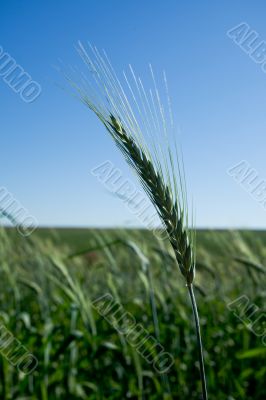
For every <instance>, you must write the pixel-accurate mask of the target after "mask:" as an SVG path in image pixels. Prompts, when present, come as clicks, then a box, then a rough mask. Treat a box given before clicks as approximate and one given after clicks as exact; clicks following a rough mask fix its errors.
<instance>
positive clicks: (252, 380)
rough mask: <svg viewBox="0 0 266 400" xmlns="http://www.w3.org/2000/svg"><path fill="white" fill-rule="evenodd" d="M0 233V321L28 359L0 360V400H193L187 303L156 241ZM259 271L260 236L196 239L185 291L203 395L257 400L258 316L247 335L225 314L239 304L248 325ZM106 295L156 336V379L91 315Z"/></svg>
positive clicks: (99, 234) (265, 239) (263, 259)
mask: <svg viewBox="0 0 266 400" xmlns="http://www.w3.org/2000/svg"><path fill="white" fill-rule="evenodd" d="M0 237H1V240H0V257H1V263H0V268H1V269H0V273H1V279H0V285H1V291H0V296H1V309H0V316H1V325H4V326H5V327H6V328H7V329H8V330H9V331H10V332H12V334H13V335H14V336H15V337H16V338H17V339H18V340H19V341H20V342H21V343H22V344H23V345H24V346H25V347H26V348H27V349H29V350H30V351H31V352H32V354H34V356H35V357H36V358H37V359H38V367H37V369H36V370H35V371H34V372H33V373H32V374H30V375H24V374H22V373H20V372H18V370H17V369H16V368H14V366H12V365H11V364H10V363H9V361H8V360H7V359H6V358H5V357H3V356H1V358H0V375H1V379H0V398H1V399H3V400H6V399H20V400H22V399H24V400H26V399H38V400H46V399H67V400H71V399H91V400H102V399H139V400H140V399H182V400H189V399H195V400H196V399H199V393H200V381H199V376H198V365H197V362H195V360H197V355H196V352H197V348H196V337H195V333H194V329H193V323H192V316H191V309H190V304H189V299H188V298H187V294H186V288H185V286H184V282H183V280H182V278H181V275H180V272H179V270H178V268H177V265H176V263H175V262H174V260H173V254H172V252H171V249H170V245H168V242H167V241H165V242H164V241H161V240H158V239H156V237H155V236H154V235H152V233H150V232H148V231H145V230H126V229H124V230H119V229H117V230H115V229H112V230H97V229H90V230H87V229H54V230H52V229H39V230H38V231H36V232H35V233H34V234H33V235H31V236H30V237H29V238H22V237H20V236H19V235H18V234H17V232H16V230H15V229H7V228H1V230H0ZM140 254H143V255H144V256H145V257H146V258H147V260H148V261H149V264H148V265H149V266H148V269H149V271H148V272H149V273H147V271H146V270H145V268H143V263H142V259H141V257H140ZM265 265H266V232H263V231H208V230H200V231H198V232H197V275H196V282H195V283H196V285H195V290H196V296H197V299H198V303H199V309H200V314H201V325H202V335H203V341H204V348H205V359H206V373H207V380H208V388H209V395H210V399H218V400H238V399H243V400H244V399H245V400H251V399H252V400H265V385H264V383H265V376H266V366H265V354H266V346H265V344H266V339H264V342H263V336H264V334H263V329H264V331H265V334H266V324H265V318H261V319H260V324H261V326H260V329H259V330H258V329H257V332H258V331H259V332H260V333H261V334H260V335H258V334H256V333H254V332H252V331H251V330H250V329H248V326H247V323H245V322H242V321H241V320H240V319H239V318H238V317H237V316H236V315H235V313H234V312H233V311H232V310H230V309H229V307H228V304H230V303H232V302H234V301H235V300H236V299H238V298H240V297H241V296H246V298H248V299H250V303H251V304H253V305H256V306H257V314H256V315H257V317H259V316H263V315H265V314H264V313H265V306H264V305H263V304H265V296H266V290H265V277H266V275H265V267H264V266H265ZM151 284H152V286H151ZM151 288H152V291H153V294H154V302H155V306H156V315H157V318H158V328H159V332H155V330H156V326H155V324H154V309H153V308H152V307H151V301H150V300H151V296H150V294H151ZM106 293H109V294H111V295H112V296H113V297H114V298H115V299H116V300H117V301H118V302H119V303H120V304H122V305H123V307H124V309H125V310H126V311H128V312H130V313H131V314H132V315H133V316H134V318H135V319H136V321H137V322H138V323H140V324H142V325H143V326H144V327H145V329H146V330H147V331H148V332H149V333H150V334H151V335H155V334H159V337H160V344H161V345H162V346H163V347H164V349H165V351H167V352H169V353H170V354H171V355H172V356H173V357H174V365H173V366H172V367H171V368H170V370H169V371H168V373H167V377H164V378H163V377H162V375H160V374H159V373H158V372H156V371H155V370H154V368H153V367H152V365H151V364H149V363H147V362H146V361H145V360H144V359H142V357H141V356H140V355H139V353H138V352H137V351H136V350H135V349H134V347H131V346H130V345H128V343H127V342H126V341H125V340H124V338H123V336H122V335H119V334H118V333H117V331H116V330H115V329H114V328H113V327H112V326H111V325H110V324H108V322H107V321H105V319H103V318H102V317H101V315H99V314H98V313H97V312H96V310H95V309H94V308H93V307H92V301H93V299H95V298H97V297H99V296H102V295H104V294H106ZM247 322H248V321H247Z"/></svg>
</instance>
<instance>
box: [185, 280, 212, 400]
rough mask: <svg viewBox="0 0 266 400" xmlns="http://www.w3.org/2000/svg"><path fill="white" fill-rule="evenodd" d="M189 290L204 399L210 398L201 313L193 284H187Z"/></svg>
mask: <svg viewBox="0 0 266 400" xmlns="http://www.w3.org/2000/svg"><path fill="white" fill-rule="evenodd" d="M187 288H188V292H189V295H190V299H191V304H192V309H193V315H194V319H195V326H196V333H197V344H198V352H199V364H200V378H201V386H202V399H203V400H208V393H207V385H206V376H205V368H204V358H203V347H202V341H201V333H200V322H199V314H198V309H197V302H196V299H195V296H194V291H193V286H192V284H188V285H187Z"/></svg>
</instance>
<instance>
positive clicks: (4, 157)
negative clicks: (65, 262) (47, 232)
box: [0, 0, 266, 228]
mask: <svg viewBox="0 0 266 400" xmlns="http://www.w3.org/2000/svg"><path fill="white" fill-rule="evenodd" d="M265 15H266V3H265V1H253V2H251V1H243V0H241V1H233V2H232V1H229V0H228V1H222V2H221V1H213V0H212V1H171V0H165V1H160V2H155V1H151V0H146V1H140V0H134V1H122V0H112V1H97V2H96V1H88V0H75V1H74V0H72V1H66V0H64V1H63V0H57V1H52V0H47V1H42V2H41V1H36V0H27V1H23V2H22V1H19V0H13V1H5V0H2V1H1V4H0V46H2V47H3V49H4V50H5V51H6V52H8V53H9V54H10V55H11V56H12V57H13V58H14V59H15V60H16V62H17V63H18V64H20V65H21V66H22V67H23V68H24V69H25V70H26V71H27V72H28V73H29V74H30V75H31V76H32V78H33V79H34V80H36V81H37V82H39V83H40V84H41V87H42V93H41V96H40V97H39V98H38V99H37V100H36V101H35V102H33V103H31V104H26V103H24V102H23V101H22V100H21V98H20V96H19V95H18V94H16V93H14V92H13V91H12V90H11V89H10V88H9V87H8V86H7V85H6V84H5V83H4V82H3V80H2V79H1V78H0V107H1V117H0V118H1V119H0V121H1V128H0V129H1V150H2V151H1V158H0V171H1V183H0V186H4V187H6V188H7V189H8V190H9V191H10V192H11V193H12V194H13V195H14V197H15V198H16V199H18V200H19V202H20V203H21V204H22V205H23V206H24V207H26V208H27V209H28V210H29V212H30V214H32V215H34V216H35V217H36V218H37V220H38V221H39V224H40V225H53V226H65V225H67V226H123V225H127V226H133V225H138V224H139V222H138V220H137V219H136V217H134V215H132V214H131V213H130V212H129V211H128V210H127V209H126V207H125V206H124V204H123V203H122V202H121V200H120V199H118V198H116V197H114V196H112V195H110V194H109V193H108V191H107V190H106V189H104V187H103V186H102V185H101V184H100V183H99V182H98V181H97V179H95V177H93V176H92V175H91V174H90V170H91V169H92V168H93V167H94V166H96V165H98V164H100V163H102V162H103V161H105V160H108V159H109V160H111V161H112V162H113V164H114V165H115V166H116V167H117V168H120V169H121V170H122V171H123V176H124V177H125V179H126V178H130V179H132V178H131V176H132V175H131V171H130V170H129V168H128V167H127V165H126V164H125V162H124V160H123V159H122V157H121V155H120V154H119V152H118V151H117V150H116V149H115V147H114V145H113V143H112V141H111V140H110V138H109V137H108V135H107V134H106V133H105V130H104V128H103V127H102V126H101V124H100V123H99V122H98V121H97V119H96V118H95V116H94V115H93V114H92V113H91V112H90V111H89V110H87V109H86V108H85V107H84V106H83V105H82V104H81V103H79V102H78V101H76V100H75V99H73V98H72V97H71V96H70V95H69V94H68V93H66V92H65V91H63V90H61V89H60V88H59V87H58V85H57V84H58V83H62V77H61V76H60V74H58V72H57V71H56V69H55V68H54V66H55V65H59V60H63V62H64V63H65V64H69V65H73V66H75V65H77V66H79V65H81V61H80V59H79V56H78V55H77V53H76V50H75V48H74V47H75V45H76V43H77V41H78V40H81V41H82V42H83V43H86V42H87V41H89V42H91V43H93V44H95V45H96V46H97V47H98V48H100V49H101V48H104V49H105V50H106V51H107V53H108V55H109V57H110V58H111V60H112V63H113V65H114V67H115V69H116V70H117V71H122V70H123V69H125V68H127V65H128V64H129V63H131V64H132V65H133V66H134V68H135V70H136V71H137V72H138V73H139V74H140V75H144V76H145V74H146V71H147V68H148V64H149V63H150V62H151V63H152V65H153V67H154V69H155V70H156V71H157V72H158V73H161V71H162V70H163V69H165V70H166V73H167V77H168V84H169V87H170V92H171V96H172V103H173V109H174V114H175V121H176V126H177V129H178V131H180V132H181V142H182V146H183V152H184V158H185V164H186V170H187V180H188V186H189V190H190V192H191V193H192V194H193V198H194V203H195V206H196V216H197V217H196V223H197V225H198V226H200V227H259V228H265V221H266V218H265V217H266V210H264V209H263V208H262V207H261V206H260V204H259V203H258V202H257V201H256V200H254V199H253V198H252V197H251V196H250V194H249V193H247V191H245V190H244V189H243V188H242V187H241V186H239V185H238V184H237V183H236V182H235V181H234V180H233V179H232V178H231V177H230V176H228V174H227V173H226V171H227V169H228V168H229V167H231V166H232V165H235V164H237V163H238V162H240V161H241V160H247V161H248V163H249V164H250V165H251V166H252V167H253V168H255V169H256V170H257V171H258V174H259V176H260V178H261V179H266V162H265V160H266V157H265V149H266V135H265V133H266V74H265V73H264V72H263V71H262V70H261V68H260V65H258V64H256V63H255V62H254V61H253V60H252V59H251V58H250V57H249V56H248V55H247V54H246V53H245V52H244V51H243V50H242V49H241V48H239V47H238V46H237V45H236V44H235V43H234V42H233V41H232V40H231V39H230V38H229V37H228V36H227V35H226V32H227V31H228V30H229V29H230V28H233V27H234V26H236V25H238V24H240V23H241V22H246V23H247V24H248V25H249V26H250V27H251V28H252V29H253V30H254V31H256V32H258V34H259V37H260V38H261V40H262V41H263V40H265V41H266V24H265Z"/></svg>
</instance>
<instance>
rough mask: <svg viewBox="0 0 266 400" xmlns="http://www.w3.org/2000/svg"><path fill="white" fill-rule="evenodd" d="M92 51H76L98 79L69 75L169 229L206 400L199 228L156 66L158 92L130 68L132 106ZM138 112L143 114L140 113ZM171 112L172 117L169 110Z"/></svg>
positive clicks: (103, 60)
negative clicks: (197, 288) (191, 215)
mask: <svg viewBox="0 0 266 400" xmlns="http://www.w3.org/2000/svg"><path fill="white" fill-rule="evenodd" d="M92 50H93V54H94V59H92V58H90V57H89V55H88V53H87V51H86V50H85V49H84V47H83V46H82V45H81V44H79V47H78V51H79V53H80V55H81V57H82V58H83V60H84V61H85V63H86V65H87V66H88V67H89V69H90V72H91V76H92V77H93V78H94V83H91V81H90V80H89V81H88V79H87V77H86V75H84V76H82V78H80V79H79V84H78V85H77V84H75V83H73V79H72V78H71V79H69V78H68V77H67V79H68V80H69V82H70V83H71V85H72V86H73V87H74V88H75V89H76V90H77V92H78V96H79V97H80V98H81V100H82V101H83V103H84V104H85V105H87V106H88V107H89V108H90V109H91V110H92V111H94V112H95V114H96V115H97V116H98V118H99V119H100V120H101V121H102V123H103V124H104V125H105V127H106V129H107V130H108V132H109V133H110V134H111V136H112V138H113V140H114V141H115V144H116V145H117V147H118V148H119V149H120V151H121V152H122V153H123V155H124V157H125V159H126V161H127V162H128V164H129V165H130V166H131V167H132V168H133V169H134V171H135V172H136V173H137V176H138V178H139V181H140V183H141V185H142V187H143V188H144V190H145V192H146V193H147V195H148V197H149V199H150V200H151V202H152V204H153V205H154V207H155V209H156V210H157V213H158V215H159V217H160V219H161V221H162V223H163V225H164V227H165V229H166V231H167V235H168V237H169V240H170V243H171V245H172V248H173V250H174V254H175V258H176V261H177V263H178V266H179V269H180V271H181V274H182V275H183V276H184V278H185V280H186V285H187V287H188V291H189V295H190V299H191V302H192V309H193V314H194V318H195V324H196V332H197V339H198V349H199V361H200V372H201V381H202V392H203V399H204V400H206V399H207V389H206V379H205V371H204V362H203V351H202V344H201V335H200V325H199V317H198V311H197V305H196V300H195V296H194V293H193V280H194V276H195V243H194V242H195V230H194V229H189V226H188V212H187V195H186V185H185V179H184V173H183V168H182V167H181V165H183V163H180V161H179V158H178V157H177V158H176V159H175V160H176V161H174V157H173V155H172V151H171V146H170V144H169V140H168V137H167V135H166V133H167V132H166V113H165V111H164V108H163V106H162V102H161V100H160V97H159V93H158V89H157V86H156V84H155V79H154V74H153V71H152V69H151V74H152V78H153V82H154V91H153V92H152V91H151V90H150V91H149V95H148V94H147V92H146V91H145V89H144V86H143V84H142V81H141V80H140V78H136V76H135V74H134V72H133V69H132V68H131V67H130V70H131V74H132V79H133V83H134V84H135V89H136V92H137V94H135V93H134V91H133V89H132V85H131V84H130V83H129V80H128V78H127V76H126V75H124V76H125V80H126V83H127V89H128V91H129V92H130V94H131V98H132V99H133V103H134V106H132V105H130V101H129V100H128V97H127V95H126V91H125V90H124V88H123V87H122V85H121V83H120V81H119V80H118V78H117V76H116V74H115V72H114V70H113V68H112V66H111V64H110V63H109V60H108V58H107V56H106V55H104V57H103V56H102V55H101V54H100V53H99V52H98V51H97V49H95V48H94V49H92ZM165 82H166V80H165ZM138 100H139V101H138ZM168 100H169V98H168ZM136 111H137V114H138V116H139V118H138V117H137V116H136ZM169 114H170V116H171V111H170V112H169ZM158 116H160V118H159V117H158ZM158 131H159V134H160V133H162V134H163V136H161V137H160V135H159V136H158V137H157V138H154V135H152V133H154V132H157V133H158ZM143 132H144V133H146V137H147V136H149V138H150V139H152V140H151V145H150V146H149V145H148V144H147V139H146V138H144V133H143ZM162 138H163V139H162ZM156 139H157V143H156ZM158 139H159V140H161V141H162V140H163V141H164V143H165V144H166V149H163V148H162V147H163V146H158Z"/></svg>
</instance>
